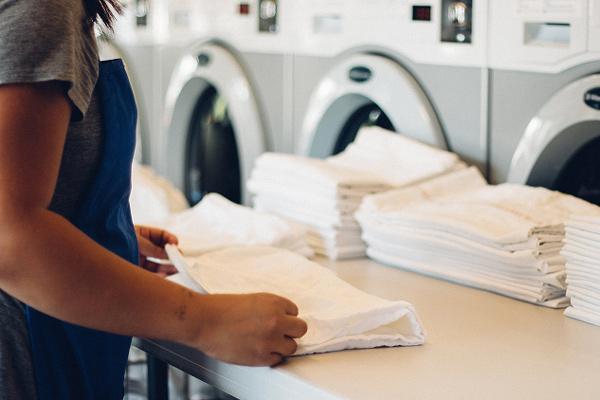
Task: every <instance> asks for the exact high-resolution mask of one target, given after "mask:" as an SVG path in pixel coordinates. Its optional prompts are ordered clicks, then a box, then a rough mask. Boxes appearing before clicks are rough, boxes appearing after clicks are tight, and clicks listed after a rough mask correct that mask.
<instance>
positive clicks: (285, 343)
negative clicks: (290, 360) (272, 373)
mask: <svg viewBox="0 0 600 400" xmlns="http://www.w3.org/2000/svg"><path fill="white" fill-rule="evenodd" d="M297 349H298V344H297V343H296V341H295V340H294V339H291V338H289V337H285V338H283V340H282V341H281V343H280V344H279V346H277V348H276V350H275V352H276V353H279V354H281V355H282V356H284V357H287V356H291V355H293V354H294V353H296V350H297Z"/></svg>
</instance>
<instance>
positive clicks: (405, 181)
mask: <svg viewBox="0 0 600 400" xmlns="http://www.w3.org/2000/svg"><path fill="white" fill-rule="evenodd" d="M327 161H328V162H330V163H332V164H335V165H338V166H341V167H346V168H350V169H359V170H361V171H365V172H369V173H371V174H373V175H375V176H377V179H379V180H381V181H383V182H384V183H386V184H387V185H388V186H390V187H393V188H401V187H405V186H409V185H413V184H415V183H419V182H422V181H426V180H428V179H432V178H435V177H437V176H440V175H444V174H447V173H449V172H452V171H456V170H460V169H464V168H466V165H465V163H464V162H463V161H461V159H460V158H459V157H458V155H456V154H455V153H451V152H448V151H445V150H441V149H438V148H435V147H432V146H429V145H427V144H424V143H421V142H418V141H416V140H414V139H411V138H409V137H407V136H404V135H399V134H397V133H395V132H391V131H388V130H385V129H382V128H379V127H376V126H370V127H365V128H362V129H361V130H360V131H359V133H358V135H357V137H356V140H354V142H352V143H351V144H350V145H348V147H347V148H346V150H344V151H343V152H342V153H340V154H338V155H336V156H333V157H329V158H328V159H327Z"/></svg>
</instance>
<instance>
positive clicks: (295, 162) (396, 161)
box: [248, 127, 465, 259]
mask: <svg viewBox="0 0 600 400" xmlns="http://www.w3.org/2000/svg"><path fill="white" fill-rule="evenodd" d="M462 168H465V165H464V163H462V162H461V161H460V159H459V158H458V156H456V155H455V154H452V153H449V152H446V151H443V150H439V149H435V148H433V147H430V146H427V145H424V144H422V143H419V142H417V141H415V140H412V139H409V138H406V137H403V136H401V135H398V134H396V133H393V132H389V131H385V130H383V129H381V128H373V127H370V128H363V129H362V130H361V131H360V132H359V135H358V137H357V139H356V141H355V142H354V143H353V144H351V145H350V146H349V147H348V149H347V150H346V151H344V152H343V153H341V154H339V155H337V156H334V157H330V158H328V159H327V160H316V159H311V158H307V157H300V156H293V155H284V154H274V153H267V154H264V155H262V156H261V157H259V158H258V160H257V161H256V164H255V168H254V170H253V172H252V176H251V178H250V181H249V182H248V188H249V190H250V192H251V193H253V194H254V195H255V198H254V204H255V207H256V208H257V209H259V210H263V211H268V212H273V213H275V214H278V215H281V216H283V217H286V218H289V219H292V220H294V221H297V222H300V223H302V224H305V225H306V226H308V228H309V243H310V244H311V246H313V248H314V249H315V251H316V252H317V253H318V254H321V255H324V256H327V257H329V258H331V259H346V258H354V257H362V256H364V255H365V249H366V247H365V244H364V242H363V241H362V239H361V237H360V236H361V231H360V227H359V225H358V223H357V222H356V220H355V219H354V212H355V211H356V210H357V209H358V207H359V206H360V203H361V201H362V199H363V197H364V196H366V195H368V194H373V193H379V192H383V191H386V190H389V189H392V188H394V187H405V186H408V185H412V184H416V183H418V182H423V181H426V180H428V179H431V178H434V177H437V176H440V175H443V174H447V173H450V172H452V171H456V170H459V169H462Z"/></svg>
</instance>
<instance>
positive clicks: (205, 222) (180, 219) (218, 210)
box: [130, 164, 314, 257]
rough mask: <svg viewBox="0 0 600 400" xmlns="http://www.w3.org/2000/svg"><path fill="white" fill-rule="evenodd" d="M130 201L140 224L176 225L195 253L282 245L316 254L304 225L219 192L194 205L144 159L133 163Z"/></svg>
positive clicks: (184, 247) (181, 240)
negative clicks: (233, 200)
mask: <svg viewBox="0 0 600 400" xmlns="http://www.w3.org/2000/svg"><path fill="white" fill-rule="evenodd" d="M130 205H131V213H132V215H133V220H134V222H135V223H136V224H139V225H150V226H156V227H159V228H162V229H166V230H168V231H171V232H172V233H174V234H175V235H177V237H178V238H179V243H180V248H181V249H182V250H183V251H184V252H185V253H186V254H189V255H198V254H202V253H205V252H208V251H212V250H216V249H221V248H224V247H228V246H243V245H248V246H256V245H261V246H273V247H281V248H285V249H288V250H291V251H295V252H298V253H299V254H302V255H304V256H306V257H311V256H313V255H314V251H313V250H312V248H311V247H310V246H309V245H308V243H307V241H306V229H305V228H304V227H302V226H300V225H298V224H295V223H293V222H291V221H288V220H285V219H283V218H281V217H278V216H276V215H270V214H266V213H263V212H259V211H256V210H253V209H251V208H249V207H243V206H240V205H237V204H235V203H233V202H231V201H229V200H227V199H226V198H225V197H223V196H221V195H219V194H216V193H210V194H208V195H206V196H204V198H203V199H202V201H201V202H200V203H198V204H197V205H196V206H194V207H193V208H190V207H189V204H188V203H187V201H186V199H185V196H184V195H183V193H181V191H179V189H177V188H176V187H175V186H173V185H172V184H171V183H170V182H168V181H167V180H165V179H163V178H161V177H160V176H158V175H157V174H156V173H154V171H153V170H152V169H151V168H149V167H144V166H140V165H138V164H134V166H133V173H132V190H131V197H130Z"/></svg>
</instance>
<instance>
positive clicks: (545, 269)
mask: <svg viewBox="0 0 600 400" xmlns="http://www.w3.org/2000/svg"><path fill="white" fill-rule="evenodd" d="M416 189H417V190H415V191H412V192H411V191H410V190H409V189H405V190H397V191H394V192H391V193H384V194H378V195H372V196H368V197H367V198H365V200H364V202H363V204H362V205H361V207H360V209H359V211H358V212H357V214H356V217H357V219H358V220H359V222H360V224H361V227H362V228H363V231H364V233H363V239H364V240H365V242H366V243H367V245H368V250H367V254H368V255H369V256H370V257H372V258H374V259H376V260H377V261H380V262H384V263H387V264H391V265H394V266H397V267H401V268H405V269H409V270H412V271H416V272H420V273H424V274H428V275H432V276H435V277H438V278H443V279H448V280H451V281H453V282H458V283H462V284H465V285H469V286H473V287H478V288H482V289H486V290H490V291H493V292H496V293H500V294H505V295H508V296H511V297H515V298H518V299H521V300H525V301H529V302H532V303H536V304H542V305H545V306H549V307H564V306H566V305H568V299H567V298H566V297H565V292H566V290H565V289H566V281H567V276H566V273H565V262H566V260H565V257H562V256H561V255H560V250H561V247H562V243H561V241H562V239H563V238H564V232H565V227H564V222H565V221H566V220H567V218H568V217H569V216H570V215H578V214H586V213H587V214H591V215H596V216H600V209H599V208H598V207H596V206H594V205H592V204H590V203H587V202H585V201H583V200H580V199H577V198H574V197H572V196H568V195H565V194H561V193H558V192H552V191H550V190H547V189H542V188H531V187H526V186H519V185H509V184H504V185H499V186H488V185H485V184H484V183H483V182H482V180H481V179H479V178H478V177H477V176H476V175H474V174H473V173H472V172H470V171H468V170H467V171H460V172H458V173H455V174H450V175H448V176H444V177H441V178H438V179H436V180H433V181H431V182H427V183H424V184H421V185H417V186H416Z"/></svg>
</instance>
